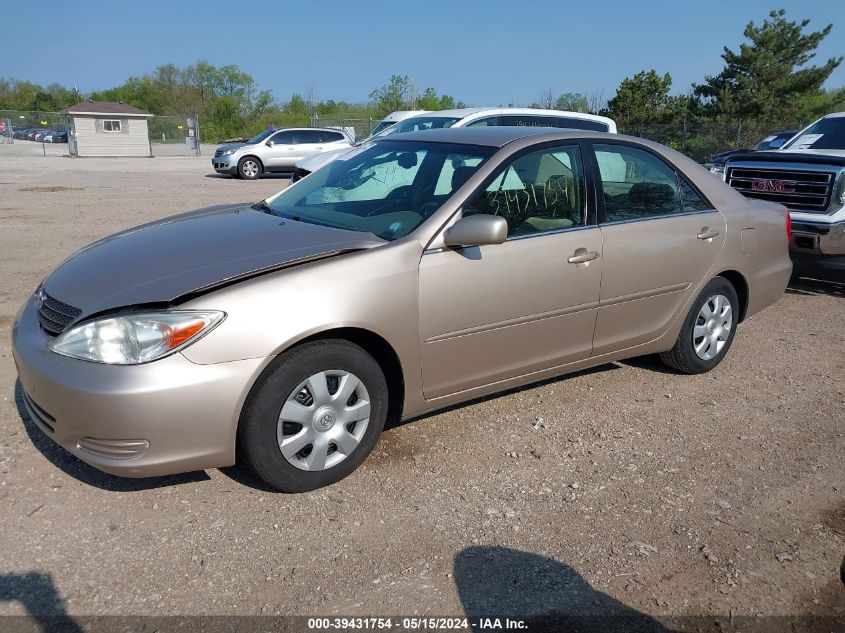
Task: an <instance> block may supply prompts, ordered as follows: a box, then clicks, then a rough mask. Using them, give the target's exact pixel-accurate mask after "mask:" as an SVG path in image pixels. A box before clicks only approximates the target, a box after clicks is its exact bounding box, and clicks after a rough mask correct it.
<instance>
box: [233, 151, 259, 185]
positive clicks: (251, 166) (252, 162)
mask: <svg viewBox="0 0 845 633" xmlns="http://www.w3.org/2000/svg"><path fill="white" fill-rule="evenodd" d="M262 171H264V167H263V165H262V164H261V161H260V160H258V159H257V158H255V156H244V157H243V158H242V159H240V160H239V161H238V176H240V177H241V178H243V179H244V180H255V179H256V178H258V177H259V176H260V175H261V172H262Z"/></svg>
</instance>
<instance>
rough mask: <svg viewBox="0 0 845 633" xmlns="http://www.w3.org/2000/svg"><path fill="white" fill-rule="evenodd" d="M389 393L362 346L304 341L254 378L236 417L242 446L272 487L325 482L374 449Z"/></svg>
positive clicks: (299, 488) (337, 478) (301, 486)
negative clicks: (244, 402) (239, 418)
mask: <svg viewBox="0 0 845 633" xmlns="http://www.w3.org/2000/svg"><path fill="white" fill-rule="evenodd" d="M387 396H388V393H387V382H386V381H385V378H384V374H383V373H382V371H381V368H380V367H379V364H378V363H377V362H376V361H375V359H374V358H373V357H372V356H370V355H369V354H368V353H367V352H366V351H364V350H363V349H362V348H360V347H359V346H357V345H355V344H353V343H350V342H349V341H344V340H337V339H336V340H324V341H314V342H311V343H306V344H304V345H301V346H299V347H297V348H294V349H293V350H290V351H289V352H286V353H285V354H282V355H281V356H280V357H279V358H278V359H276V361H274V363H273V364H271V365H270V366H269V367H268V368H267V369H266V370H265V371H264V373H263V374H262V376H261V377H260V378H259V379H258V381H257V382H256V384H255V386H254V387H253V389H252V392H251V393H250V396H249V398H248V400H247V404H246V405H245V406H244V411H243V414H242V415H241V422H240V427H239V444H240V449H241V451H242V454H243V455H244V457H245V458H246V460H247V462H248V463H249V465H250V466H251V467H252V469H253V470H254V471H255V473H256V474H257V475H258V476H259V477H260V478H261V479H263V480H264V481H265V482H266V483H267V484H269V485H270V486H272V487H273V488H276V489H277V490H280V491H283V492H305V491H308V490H314V489H315V488H320V487H322V486H328V485H330V484H333V483H335V482H337V481H340V480H341V479H343V478H344V477H346V476H347V475H349V474H350V473H351V472H352V471H354V470H355V469H356V468H357V467H358V466H359V465H360V464H361V462H363V461H364V458H366V457H367V455H368V454H369V453H370V451H371V450H372V449H373V447H374V446H375V444H376V441H377V440H378V437H379V435H380V434H381V431H382V429H383V428H384V422H385V420H386V418H387Z"/></svg>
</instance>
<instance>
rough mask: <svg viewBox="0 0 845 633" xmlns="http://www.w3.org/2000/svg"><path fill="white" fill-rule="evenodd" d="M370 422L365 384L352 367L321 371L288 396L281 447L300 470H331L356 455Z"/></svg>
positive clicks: (280, 424) (282, 418)
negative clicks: (355, 451) (350, 369)
mask: <svg viewBox="0 0 845 633" xmlns="http://www.w3.org/2000/svg"><path fill="white" fill-rule="evenodd" d="M369 423H370V394H369V393H367V388H366V387H365V386H364V383H363V382H361V380H360V379H359V378H358V377H357V376H355V374H352V373H350V372H348V371H343V370H339V369H332V370H328V371H322V372H319V373H316V374H314V375H313V376H311V377H310V378H308V380H305V381H304V382H303V383H302V384H300V385H299V386H298V387H297V388H296V389H294V390H293V392H291V394H290V395H289V396H288V397H287V399H286V400H285V403H284V405H283V406H282V410H281V412H280V413H279V421H278V424H277V427H276V436H277V439H278V443H279V450H280V451H281V452H282V455H284V457H285V459H286V460H288V462H289V463H290V464H292V465H293V466H296V467H297V468H299V469H300V470H309V471H317V470H326V469H327V468H331V467H332V466H336V465H337V464H339V463H340V462H342V461H343V460H344V459H346V458H347V457H349V455H351V454H352V452H353V451H354V450H355V449H356V448H357V447H358V444H359V443H360V442H361V439H363V437H364V433H365V432H366V431H367V426H368V425H369Z"/></svg>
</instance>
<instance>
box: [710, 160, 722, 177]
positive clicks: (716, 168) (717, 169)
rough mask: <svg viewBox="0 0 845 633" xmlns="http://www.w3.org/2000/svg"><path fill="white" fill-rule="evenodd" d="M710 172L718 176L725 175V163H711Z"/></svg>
mask: <svg viewBox="0 0 845 633" xmlns="http://www.w3.org/2000/svg"><path fill="white" fill-rule="evenodd" d="M710 173H711V174H716V175H717V176H721V175H723V174H724V173H725V163H721V164H718V165H710Z"/></svg>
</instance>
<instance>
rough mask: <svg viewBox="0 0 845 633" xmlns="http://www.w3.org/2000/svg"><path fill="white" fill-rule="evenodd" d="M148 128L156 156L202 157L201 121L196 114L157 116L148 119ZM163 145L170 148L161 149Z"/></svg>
mask: <svg viewBox="0 0 845 633" xmlns="http://www.w3.org/2000/svg"><path fill="white" fill-rule="evenodd" d="M147 126H148V129H149V134H150V145H151V147H152V150H153V155H154V156H155V155H159V156H162V155H171V156H172V155H179V154H183V155H185V156H199V155H200V144H199V142H200V138H199V120H198V118H197V115H196V114H186V115H173V116H168V115H156V116H153V117H150V118H149V119H147ZM163 145H167V146H168V147H167V148H163V147H161V146H163ZM156 146H159V147H156ZM182 150H184V151H182Z"/></svg>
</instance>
